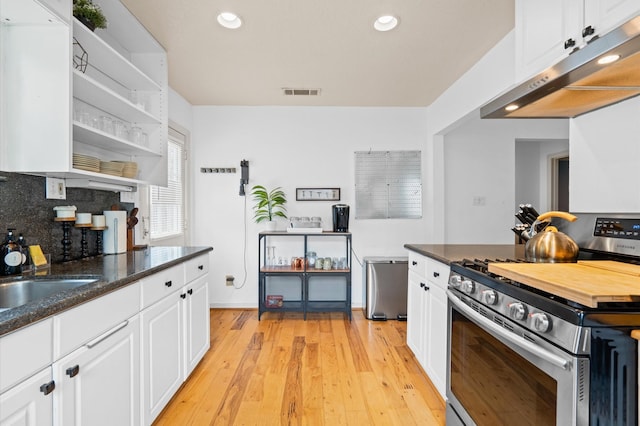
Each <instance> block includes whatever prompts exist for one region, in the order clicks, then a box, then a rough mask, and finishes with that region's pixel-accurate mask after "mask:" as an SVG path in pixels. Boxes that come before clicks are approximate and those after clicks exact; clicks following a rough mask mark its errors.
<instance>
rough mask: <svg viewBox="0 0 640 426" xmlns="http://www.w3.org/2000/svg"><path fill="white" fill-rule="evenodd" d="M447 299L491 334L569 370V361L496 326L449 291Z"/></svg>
mask: <svg viewBox="0 0 640 426" xmlns="http://www.w3.org/2000/svg"><path fill="white" fill-rule="evenodd" d="M447 298H448V299H449V301H450V302H451V303H452V304H454V305H455V307H456V308H457V309H459V310H460V311H462V312H463V313H464V314H465V315H466V316H467V317H469V318H472V319H473V320H474V321H475V322H477V323H479V324H480V325H482V326H483V327H484V328H486V329H488V330H489V331H490V332H491V333H493V334H497V335H499V336H500V337H502V338H504V339H506V340H508V341H509V342H511V343H513V344H514V345H516V346H518V347H520V348H522V349H524V350H526V351H529V352H530V353H532V354H534V355H537V356H538V357H540V358H542V359H544V360H545V361H547V362H549V363H551V364H553V365H555V366H557V367H560V368H562V369H564V370H568V369H569V361H567V360H566V359H564V358H562V357H559V356H558V355H556V354H553V353H551V352H549V351H547V350H545V349H543V348H540V347H538V346H536V345H534V344H533V343H531V342H529V341H527V340H525V339H524V338H522V337H520V336H517V335H515V334H513V333H510V332H508V331H506V330H504V329H503V328H502V327H501V326H499V325H497V324H494V323H493V321H490V320H489V319H487V318H485V317H483V316H482V315H478V314H477V313H476V312H475V311H474V310H473V309H471V308H470V307H469V306H467V305H466V304H465V303H464V302H462V301H460V300H458V298H457V297H456V296H455V295H454V294H453V293H451V291H447Z"/></svg>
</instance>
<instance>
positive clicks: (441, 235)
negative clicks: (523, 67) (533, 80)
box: [424, 31, 515, 244]
mask: <svg viewBox="0 0 640 426" xmlns="http://www.w3.org/2000/svg"><path fill="white" fill-rule="evenodd" d="M514 49H515V42H514V33H513V31H511V32H510V33H509V34H507V35H506V36H505V37H504V38H503V39H502V40H501V41H500V42H499V43H498V44H496V46H495V47H494V48H493V49H491V50H490V51H489V52H488V53H487V54H486V55H485V56H483V57H482V59H481V60H480V61H478V62H477V63H476V64H475V65H474V66H473V67H472V68H471V69H470V70H469V71H467V72H466V73H465V74H464V75H463V76H462V77H460V79H458V80H457V81H456V82H455V83H454V84H453V85H451V87H449V89H447V91H446V92H444V93H443V94H442V95H441V96H440V97H438V99H436V101H435V102H433V103H432V104H431V105H430V106H429V108H428V122H429V131H428V132H429V135H428V137H427V141H426V145H425V153H426V157H427V170H428V171H429V173H431V175H429V176H427V178H428V181H429V182H431V183H429V186H428V187H426V188H425V191H424V198H425V205H426V215H425V217H426V220H427V223H426V231H427V232H426V234H425V235H424V241H425V242H428V243H432V244H437V243H444V242H450V241H447V240H446V239H445V227H444V222H445V202H444V201H445V187H444V174H445V169H444V148H443V143H444V135H445V134H446V133H447V132H448V131H450V130H451V129H453V128H456V127H458V126H460V125H461V124H463V123H464V122H466V121H468V120H470V119H474V118H476V117H478V116H479V108H480V106H482V105H483V104H485V103H486V102H488V101H489V100H491V99H493V98H494V97H496V96H497V95H499V94H500V93H501V92H504V91H506V90H507V89H508V88H510V87H511V86H513V85H514V82H515V77H514V75H515V74H514V56H515V55H514V52H515V50H514Z"/></svg>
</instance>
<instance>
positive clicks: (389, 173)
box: [355, 151, 422, 219]
mask: <svg viewBox="0 0 640 426" xmlns="http://www.w3.org/2000/svg"><path fill="white" fill-rule="evenodd" d="M421 158H422V155H421V152H420V151H358V152H355V163H356V164H355V183H356V214H355V217H356V219H391V218H405V219H406V218H408V219H418V218H421V217H422V161H421Z"/></svg>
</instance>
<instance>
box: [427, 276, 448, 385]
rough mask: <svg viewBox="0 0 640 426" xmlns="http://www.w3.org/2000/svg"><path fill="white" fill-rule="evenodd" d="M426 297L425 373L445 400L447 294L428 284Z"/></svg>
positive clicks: (433, 284) (436, 286) (431, 283)
mask: <svg viewBox="0 0 640 426" xmlns="http://www.w3.org/2000/svg"><path fill="white" fill-rule="evenodd" d="M427 286H428V287H429V291H428V292H427V296H426V315H425V319H426V333H425V334H426V339H427V342H426V345H425V371H426V372H427V374H428V375H429V378H430V379H431V382H432V383H433V384H434V385H435V387H436V389H437V390H438V392H440V395H441V396H442V397H443V398H445V394H446V384H447V294H446V293H445V291H444V290H442V289H441V288H440V287H439V286H438V285H436V284H435V283H433V282H428V283H427Z"/></svg>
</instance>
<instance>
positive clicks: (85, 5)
mask: <svg viewBox="0 0 640 426" xmlns="http://www.w3.org/2000/svg"><path fill="white" fill-rule="evenodd" d="M73 16H75V17H76V18H77V19H78V21H80V22H82V23H83V24H84V25H85V26H86V27H87V28H89V29H90V30H91V31H94V30H95V29H96V28H107V18H105V16H104V15H103V14H102V9H100V6H98V5H97V4H93V2H92V1H91V0H73Z"/></svg>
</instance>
